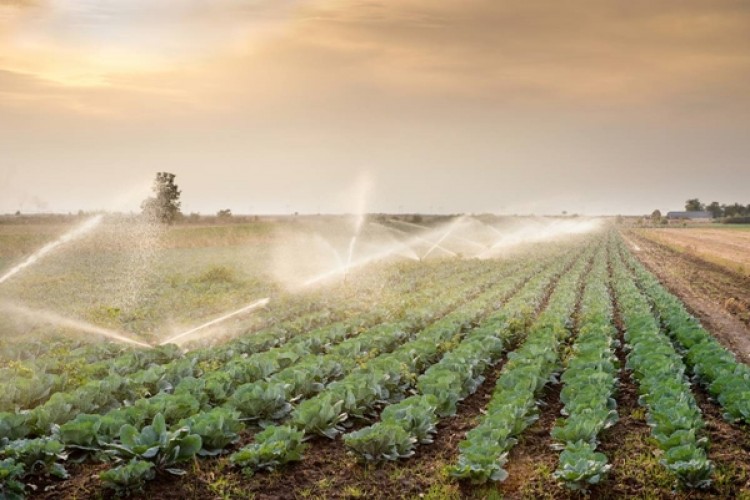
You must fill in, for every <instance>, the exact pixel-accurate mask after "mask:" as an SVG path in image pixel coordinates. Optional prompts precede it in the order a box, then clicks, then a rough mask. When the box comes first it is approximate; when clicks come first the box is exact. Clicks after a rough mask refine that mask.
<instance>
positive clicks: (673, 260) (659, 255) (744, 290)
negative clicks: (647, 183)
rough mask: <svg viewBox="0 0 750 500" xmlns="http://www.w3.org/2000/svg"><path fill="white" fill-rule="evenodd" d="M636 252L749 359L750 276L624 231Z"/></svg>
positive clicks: (710, 327) (725, 341)
mask: <svg viewBox="0 0 750 500" xmlns="http://www.w3.org/2000/svg"><path fill="white" fill-rule="evenodd" d="M623 237H624V238H625V240H626V241H627V242H628V244H629V246H630V248H631V250H632V251H633V253H634V255H635V256H636V257H638V259H639V260H640V261H641V262H642V263H643V264H644V265H645V266H646V267H647V268H648V269H649V270H650V271H651V272H653V273H654V274H656V276H658V278H659V280H660V281H661V282H662V283H663V284H664V285H665V286H666V287H667V288H668V289H669V291H670V292H672V293H674V294H675V295H677V296H678V297H680V299H682V301H683V302H684V303H685V305H686V306H687V308H688V310H689V311H690V312H691V313H692V314H693V315H695V316H696V317H697V318H698V319H699V320H700V321H701V323H702V324H703V325H704V326H705V327H706V328H707V329H708V330H709V331H710V332H711V333H712V334H713V335H715V336H716V338H717V339H718V340H719V341H720V342H721V343H722V344H723V345H724V346H725V347H727V348H728V349H731V350H732V351H733V352H734V353H735V354H736V355H737V356H738V358H739V359H740V360H742V361H743V362H745V363H748V362H750V278H746V277H742V276H739V275H736V274H734V273H732V272H730V271H727V270H726V269H724V268H722V267H721V266H717V265H715V264H711V263H709V262H705V261H703V260H701V259H699V258H698V257H695V256H690V255H686V254H683V253H680V252H676V251H674V250H671V249H670V248H668V247H666V246H664V245H660V244H658V243H656V242H654V241H652V240H650V239H648V238H644V237H642V236H640V235H638V234H637V233H635V232H632V231H629V232H625V233H623Z"/></svg>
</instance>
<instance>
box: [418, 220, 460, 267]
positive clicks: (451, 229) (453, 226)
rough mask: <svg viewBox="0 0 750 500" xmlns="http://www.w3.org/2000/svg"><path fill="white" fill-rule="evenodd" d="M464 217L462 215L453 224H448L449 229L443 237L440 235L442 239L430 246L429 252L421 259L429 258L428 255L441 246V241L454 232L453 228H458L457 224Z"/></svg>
mask: <svg viewBox="0 0 750 500" xmlns="http://www.w3.org/2000/svg"><path fill="white" fill-rule="evenodd" d="M462 219H463V217H461V218H458V219H456V220H455V221H453V223H451V225H450V226H448V230H447V231H445V233H444V234H443V236H442V237H440V239H439V240H437V242H436V243H435V244H434V245H432V247H431V248H430V249H429V250H427V253H426V254H424V255H423V256H422V258H421V259H419V260H424V259H426V258H427V256H428V255H430V254H431V253H432V252H433V250H435V249H436V248H437V247H439V246H440V244H441V243H442V242H443V241H445V239H446V238H447V237H448V236H450V235H451V233H452V232H453V230H454V229H455V228H456V226H457V225H458V223H459V222H461V220H462Z"/></svg>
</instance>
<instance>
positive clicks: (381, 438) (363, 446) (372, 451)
mask: <svg viewBox="0 0 750 500" xmlns="http://www.w3.org/2000/svg"><path fill="white" fill-rule="evenodd" d="M416 442H417V439H416V438H415V437H412V436H411V435H410V434H409V433H408V432H407V431H406V430H405V429H404V428H403V427H401V426H400V425H398V424H394V423H384V424H382V425H378V426H373V427H366V428H364V429H361V430H359V431H356V432H351V433H349V434H347V435H346V436H344V443H345V444H346V446H347V448H349V449H350V450H352V451H353V452H354V453H356V454H357V455H358V456H360V457H361V458H363V459H364V460H367V461H373V462H379V461H382V460H398V459H399V458H406V457H410V456H412V455H413V454H414V443H416Z"/></svg>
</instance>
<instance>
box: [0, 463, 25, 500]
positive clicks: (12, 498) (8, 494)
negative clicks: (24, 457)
mask: <svg viewBox="0 0 750 500" xmlns="http://www.w3.org/2000/svg"><path fill="white" fill-rule="evenodd" d="M24 474H25V470H24V467H23V465H22V464H19V463H16V461H15V460H13V459H12V458H6V459H4V460H0V498H7V499H8V500H20V499H22V498H24V489H25V488H26V487H25V485H24V484H23V483H22V482H21V479H22V478H23V476H24Z"/></svg>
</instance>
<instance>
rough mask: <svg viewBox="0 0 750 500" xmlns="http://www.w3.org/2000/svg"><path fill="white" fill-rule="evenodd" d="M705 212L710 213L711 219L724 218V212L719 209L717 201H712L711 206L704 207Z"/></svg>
mask: <svg viewBox="0 0 750 500" xmlns="http://www.w3.org/2000/svg"><path fill="white" fill-rule="evenodd" d="M706 210H708V211H709V212H711V217H713V218H714V219H718V218H719V217H723V216H724V210H723V209H722V208H721V205H719V202H718V201H712V202H711V204H710V205H708V206H707V207H706Z"/></svg>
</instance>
